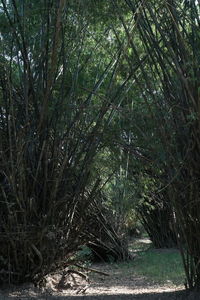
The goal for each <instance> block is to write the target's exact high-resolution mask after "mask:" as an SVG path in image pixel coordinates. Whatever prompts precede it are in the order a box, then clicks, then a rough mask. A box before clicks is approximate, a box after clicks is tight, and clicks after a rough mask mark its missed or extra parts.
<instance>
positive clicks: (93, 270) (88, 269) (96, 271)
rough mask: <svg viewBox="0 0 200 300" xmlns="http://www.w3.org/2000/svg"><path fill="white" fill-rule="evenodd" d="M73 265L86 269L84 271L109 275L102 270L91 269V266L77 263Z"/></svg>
mask: <svg viewBox="0 0 200 300" xmlns="http://www.w3.org/2000/svg"><path fill="white" fill-rule="evenodd" d="M74 266H75V267H77V268H80V269H83V270H86V271H90V272H94V273H98V274H101V275H104V276H110V274H108V273H105V272H102V271H99V270H96V269H92V268H88V267H83V266H80V265H77V264H75V265H74Z"/></svg>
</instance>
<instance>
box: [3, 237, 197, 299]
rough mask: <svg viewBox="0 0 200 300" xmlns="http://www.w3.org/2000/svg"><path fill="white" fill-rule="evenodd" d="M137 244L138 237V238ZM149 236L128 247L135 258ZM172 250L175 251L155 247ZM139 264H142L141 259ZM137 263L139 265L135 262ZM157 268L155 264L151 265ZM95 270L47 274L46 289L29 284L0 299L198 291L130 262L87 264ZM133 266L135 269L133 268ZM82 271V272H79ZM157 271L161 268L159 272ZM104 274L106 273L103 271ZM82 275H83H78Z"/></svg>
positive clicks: (181, 295)
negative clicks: (144, 271)
mask: <svg viewBox="0 0 200 300" xmlns="http://www.w3.org/2000/svg"><path fill="white" fill-rule="evenodd" d="M137 243H138V240H137ZM148 244H149V241H148V239H140V240H139V244H138V245H139V246H140V248H138V249H137V247H134V248H130V249H131V251H133V252H135V255H136V259H137V256H138V252H141V245H142V247H144V248H145V247H148ZM163 251H164V252H166V251H167V252H168V253H173V252H175V251H177V250H175V249H171V250H165V249H161V250H156V253H157V254H156V255H158V254H159V253H160V252H161V255H162V253H163ZM140 263H143V262H142V261H141V262H140ZM138 265H139V264H138ZM154 267H155V268H156V266H154ZM89 268H90V269H94V270H96V271H97V272H89V271H88V273H87V274H85V273H80V274H78V272H77V274H76V273H68V274H67V276H65V278H64V277H63V278H64V280H62V279H61V277H62V274H60V273H59V272H58V273H57V274H54V275H52V276H48V277H47V285H46V288H45V289H43V290H41V289H39V288H36V287H34V286H33V285H32V284H26V285H23V286H20V287H15V286H12V287H9V288H4V289H1V290H0V300H7V299H12V300H14V299H18V300H19V299H24V300H25V299H38V300H42V299H46V300H47V299H49V300H55V299H56V300H64V299H71V300H76V299H77V300H80V299H85V300H92V299H93V300H175V299H177V300H181V299H189V300H193V299H194V300H198V299H200V294H197V293H186V292H185V291H184V286H183V285H182V284H177V283H176V284H174V283H173V282H172V281H170V280H165V281H164V282H159V281H156V280H154V279H153V278H149V276H145V275H141V274H138V272H137V268H134V265H131V264H130V263H98V264H92V265H90V266H89ZM135 269H136V270H135ZM80 272H82V271H80ZM159 272H160V271H159ZM103 273H105V274H103ZM81 274H85V275H86V277H85V278H84V277H83V276H80V275H81Z"/></svg>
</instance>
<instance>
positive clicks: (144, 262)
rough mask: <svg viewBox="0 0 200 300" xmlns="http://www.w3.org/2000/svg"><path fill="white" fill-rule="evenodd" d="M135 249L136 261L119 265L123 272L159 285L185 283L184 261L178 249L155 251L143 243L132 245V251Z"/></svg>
mask: <svg viewBox="0 0 200 300" xmlns="http://www.w3.org/2000/svg"><path fill="white" fill-rule="evenodd" d="M133 248H135V249H136V251H137V252H136V253H137V255H136V257H135V259H134V260H133V261H130V262H126V263H120V264H119V265H118V267H119V268H120V269H121V270H123V272H126V273H127V274H130V275H131V273H132V274H134V275H140V276H144V277H146V278H147V280H148V281H150V282H154V283H158V284H165V283H168V284H170V283H172V284H174V285H181V284H183V283H184V279H185V273H184V268H183V264H182V259H181V255H180V253H179V252H178V251H177V250H176V249H169V250H167V249H161V250H159V249H153V248H152V246H151V245H147V244H143V243H141V242H137V243H134V244H133V245H131V249H132V250H134V249H133Z"/></svg>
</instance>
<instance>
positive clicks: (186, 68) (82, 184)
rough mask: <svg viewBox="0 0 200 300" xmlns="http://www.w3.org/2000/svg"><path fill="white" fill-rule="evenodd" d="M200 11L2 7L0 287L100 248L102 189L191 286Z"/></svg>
mask: <svg viewBox="0 0 200 300" xmlns="http://www.w3.org/2000/svg"><path fill="white" fill-rule="evenodd" d="M199 13H200V11H199V6H198V5H197V2H196V1H193V0H192V1H183V2H181V3H180V1H178V0H169V1H165V0H162V1H160V2H159V3H158V1H154V0H150V1H140V0H125V1H122V0H116V1H114V0H112V1H106V0H105V1H90V0H89V1H87V0H84V1H82V0H77V1H68V3H67V4H66V1H65V0H59V1H51V0H46V1H37V2H32V3H30V2H29V1H25V0H24V1H20V2H18V1H15V0H12V1H4V0H2V1H1V10H0V21H1V32H2V33H1V36H0V38H1V42H2V43H1V45H0V49H1V55H0V67H1V69H0V80H1V81H0V83H1V89H0V167H1V171H0V188H1V189H0V201H1V202H0V216H1V220H0V239H1V241H2V244H3V245H4V246H3V247H2V248H1V249H0V258H1V260H0V267H1V269H2V270H3V271H2V272H1V274H0V280H1V281H14V282H16V281H23V280H25V279H26V280H28V279H30V278H31V279H38V278H39V277H40V276H42V275H43V274H44V273H46V272H48V271H49V270H51V269H53V268H54V267H56V263H57V262H58V261H59V262H62V261H63V260H66V259H67V258H68V257H70V256H71V254H72V253H73V252H74V251H75V250H76V249H77V247H78V246H79V245H80V244H83V243H86V242H88V241H89V236H91V235H93V237H94V236H95V234H94V232H93V233H92V232H91V233H90V234H85V233H86V229H87V228H88V227H87V225H88V224H89V223H88V222H89V221H90V220H91V218H92V217H93V216H92V211H93V208H94V203H97V201H98V195H100V190H102V189H103V191H104V195H105V199H106V200H105V201H104V204H105V205H106V207H107V209H108V210H109V209H110V210H112V215H113V217H114V218H113V220H115V222H116V224H118V227H119V228H120V230H121V229H122V230H124V229H125V225H126V222H128V221H130V219H131V218H132V220H133V219H134V216H135V210H137V212H138V213H139V215H140V217H141V218H142V221H143V223H144V225H145V227H146V230H147V231H148V233H149V235H150V237H151V239H152V241H153V242H154V244H155V246H158V247H160V246H172V245H174V244H176V243H178V245H179V247H180V249H181V253H182V257H183V262H184V267H185V271H186V277H187V285H188V287H190V288H193V287H198V288H199V286H200V265H199V260H200V256H199V253H200V240H199V238H198V232H199V224H200V220H199V218H200V212H199V205H198V203H199V176H200V174H199V168H198V162H199V153H200V149H199V86H200V85H199V78H200V76H199V75H200V74H199V72H200V70H199V65H200V36H199V25H200V23H199ZM94 199H95V201H94ZM95 205H96V204H95ZM97 206H98V204H97ZM102 207H103V206H102ZM103 209H104V208H102V210H103ZM133 211H134V213H132V212H133ZM101 213H102V211H100V212H99V216H100V215H101ZM93 219H95V220H98V222H97V224H96V225H97V227H98V226H100V229H99V228H98V230H99V231H101V222H102V220H100V219H101V218H93ZM158 220H159V224H158V222H157V221H158ZM116 224H115V225H116ZM102 225H103V224H102ZM109 226H110V225H109ZM98 230H97V232H98ZM112 230H113V228H112V229H111V230H110V231H109V230H107V233H108V234H109V232H112ZM114 235H115V233H114V232H113V236H112V238H113V237H114ZM175 235H176V237H175ZM96 238H98V237H96ZM126 254H127V253H126ZM38 276H39V277H38Z"/></svg>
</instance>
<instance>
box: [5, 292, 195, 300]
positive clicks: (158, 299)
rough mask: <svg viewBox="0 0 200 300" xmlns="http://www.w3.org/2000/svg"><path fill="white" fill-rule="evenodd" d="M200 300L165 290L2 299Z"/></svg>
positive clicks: (184, 293)
mask: <svg viewBox="0 0 200 300" xmlns="http://www.w3.org/2000/svg"><path fill="white" fill-rule="evenodd" d="M7 299H10V300H11V299H12V300H25V299H29V300H31V299H32V300H36V299H37V300H184V299H186V300H187V299H188V300H200V293H197V292H193V293H192V292H186V291H178V292H164V293H144V294H139V295H134V294H132V295H121V294H118V295H99V296H98V295H96V296H95V295H94V296H92V295H89V296H47V295H46V296H40V297H38V296H37V297H4V298H1V299H0V300H7Z"/></svg>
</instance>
